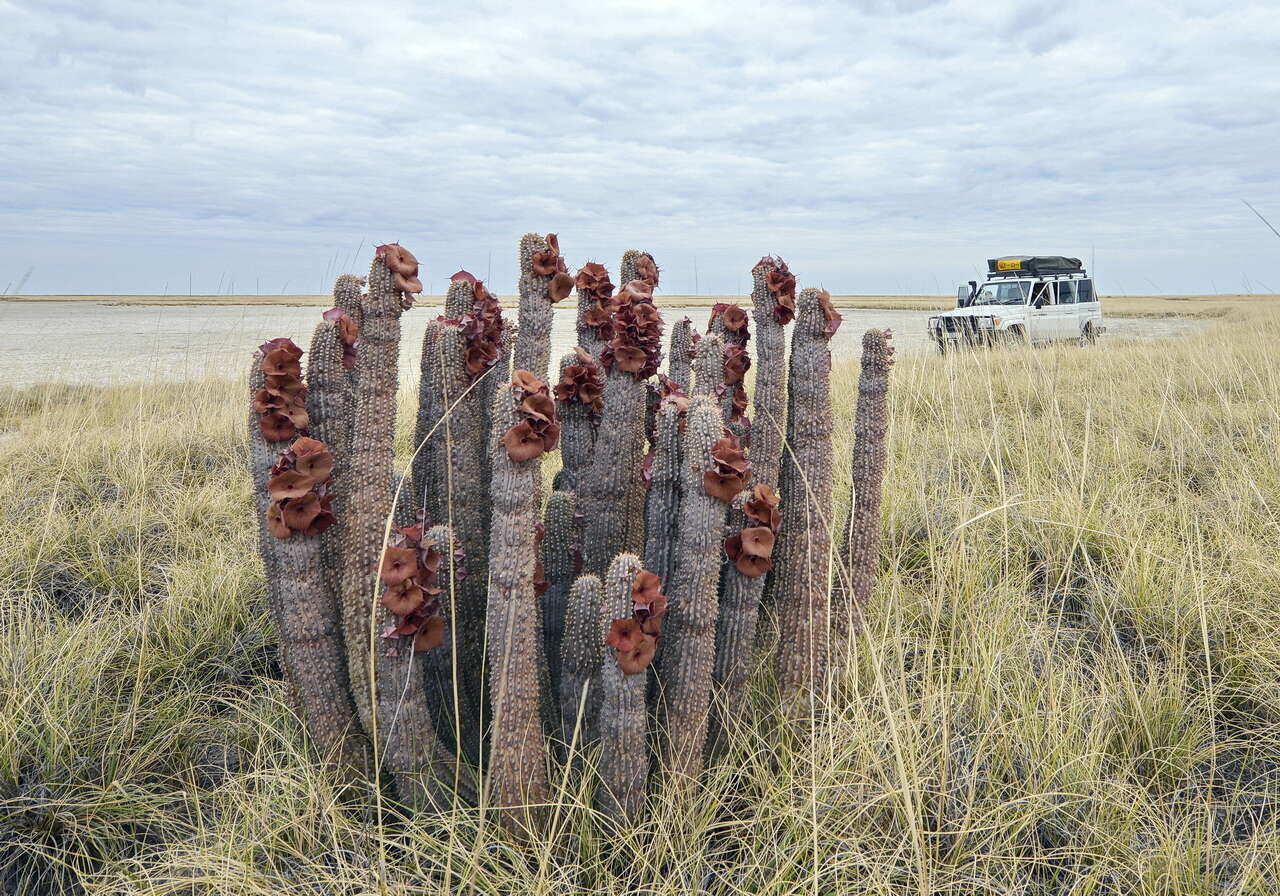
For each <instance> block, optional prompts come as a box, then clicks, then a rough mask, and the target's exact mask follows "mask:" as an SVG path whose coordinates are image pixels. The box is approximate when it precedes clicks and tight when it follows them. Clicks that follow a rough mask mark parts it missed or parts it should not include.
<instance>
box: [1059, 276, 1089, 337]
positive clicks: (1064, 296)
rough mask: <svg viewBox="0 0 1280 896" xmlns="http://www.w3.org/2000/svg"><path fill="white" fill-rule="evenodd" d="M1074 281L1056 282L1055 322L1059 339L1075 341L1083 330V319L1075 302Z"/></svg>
mask: <svg viewBox="0 0 1280 896" xmlns="http://www.w3.org/2000/svg"><path fill="white" fill-rule="evenodd" d="M1076 283H1077V281H1075V280H1059V281H1058V304H1057V306H1056V307H1057V309H1058V312H1057V322H1058V338H1059V339H1077V338H1079V336H1080V331H1081V330H1082V329H1084V318H1083V316H1082V315H1081V313H1080V306H1079V305H1078V304H1077V302H1076V298H1077V294H1076Z"/></svg>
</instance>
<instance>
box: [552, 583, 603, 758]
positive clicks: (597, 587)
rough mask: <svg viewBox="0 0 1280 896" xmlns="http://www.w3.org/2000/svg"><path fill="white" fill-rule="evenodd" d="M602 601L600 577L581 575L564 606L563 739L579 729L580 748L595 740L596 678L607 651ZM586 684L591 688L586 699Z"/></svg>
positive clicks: (567, 740)
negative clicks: (602, 658)
mask: <svg viewBox="0 0 1280 896" xmlns="http://www.w3.org/2000/svg"><path fill="white" fill-rule="evenodd" d="M603 601H604V591H603V586H602V585H601V583H600V578H599V577H598V576H593V575H585V576H579V577H578V578H577V579H576V580H575V581H574V583H573V587H572V588H571V589H570V591H569V602H568V605H567V607H566V608H565V617H564V639H563V641H562V642H561V645H560V722H561V729H560V731H561V733H560V739H561V741H563V742H564V743H565V744H571V743H573V739H574V732H575V730H576V731H577V732H578V734H577V738H578V750H579V751H584V750H585V748H586V747H587V746H589V745H590V744H592V743H594V741H595V721H596V716H597V712H596V711H595V707H598V706H599V703H600V694H599V688H598V687H597V686H596V683H595V681H594V679H595V677H596V673H597V671H598V670H599V668H600V658H601V656H603V653H604V638H603V637H601V636H600V612H601V609H600V608H601V606H602V604H603ZM584 688H587V689H588V690H587V696H586V700H585V702H584V700H583V689H584ZM580 707H581V710H582V712H581V717H580V716H579V708H580Z"/></svg>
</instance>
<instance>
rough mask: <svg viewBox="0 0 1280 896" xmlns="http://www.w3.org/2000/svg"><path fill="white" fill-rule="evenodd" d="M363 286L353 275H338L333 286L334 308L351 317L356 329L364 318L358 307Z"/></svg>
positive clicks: (362, 310) (361, 308) (362, 309)
mask: <svg viewBox="0 0 1280 896" xmlns="http://www.w3.org/2000/svg"><path fill="white" fill-rule="evenodd" d="M363 285H364V284H363V282H362V281H361V280H360V278H359V277H357V276H356V275H355V274H340V275H338V279H337V280H336V281H334V284H333V304H334V307H336V308H341V309H342V310H343V311H345V312H347V314H349V315H351V319H352V320H353V321H355V323H356V326H357V327H358V326H360V321H361V320H362V319H363V318H364V308H363V307H361V305H360V292H361V287H362V286H363ZM350 379H352V380H353V381H354V379H355V377H354V375H352V376H350Z"/></svg>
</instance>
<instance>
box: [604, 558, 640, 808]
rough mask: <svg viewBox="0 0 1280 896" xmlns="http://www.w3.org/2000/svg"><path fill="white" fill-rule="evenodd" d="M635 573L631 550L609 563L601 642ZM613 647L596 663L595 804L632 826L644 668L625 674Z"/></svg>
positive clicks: (627, 611) (626, 605) (626, 608)
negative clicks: (597, 744)
mask: <svg viewBox="0 0 1280 896" xmlns="http://www.w3.org/2000/svg"><path fill="white" fill-rule="evenodd" d="M639 571H640V559H639V558H638V557H636V556H635V555H634V554H619V555H618V556H617V557H615V558H614V560H613V562H612V563H610V564H609V572H608V575H607V576H606V578H605V585H604V605H603V607H602V609H601V612H600V616H599V628H598V630H597V631H598V637H599V639H600V640H601V641H603V640H604V639H605V638H606V637H607V636H608V634H609V627H610V625H611V624H612V623H613V621H614V620H615V619H623V618H626V617H629V616H631V615H632V601H631V586H632V583H633V582H634V581H635V578H636V573H637V572H639ZM613 654H614V651H612V650H609V649H606V650H605V651H604V657H603V659H602V660H601V662H600V717H599V722H598V729H599V735H600V759H599V766H598V768H599V772H600V787H599V788H598V789H597V790H596V808H597V809H599V810H600V811H601V812H603V813H605V815H607V816H609V818H610V819H612V820H613V821H614V822H615V823H617V824H632V823H634V822H635V821H636V820H638V819H639V817H640V813H641V811H642V810H643V808H644V799H645V780H646V778H647V777H648V774H649V750H648V742H647V730H646V728H647V725H648V711H647V707H646V704H645V690H646V687H647V684H648V680H649V670H648V669H647V668H646V669H644V670H643V671H641V672H637V673H636V674H634V675H628V674H626V673H625V672H624V671H623V670H622V667H621V666H620V665H619V663H618V660H617V658H616V656H614V655H613Z"/></svg>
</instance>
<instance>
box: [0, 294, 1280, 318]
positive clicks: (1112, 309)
mask: <svg viewBox="0 0 1280 896" xmlns="http://www.w3.org/2000/svg"><path fill="white" fill-rule="evenodd" d="M0 301H5V302H93V303H96V304H106V305H165V306H179V307H191V306H198V307H206V306H210V305H214V306H223V305H248V306H255V307H304V308H315V307H323V308H328V307H330V306H331V305H332V304H333V299H332V297H330V296H328V295H286V296H249V295H234V296H123V295H81V296H71V295H61V296H52V295H51V296H4V297H3V298H0ZM502 301H503V306H504V307H508V308H511V307H515V302H516V300H515V299H514V298H510V297H507V298H504V299H503V300H502ZM832 301H833V302H834V303H835V305H836V306H837V307H840V308H868V309H878V310H889V311H937V310H940V309H945V308H952V307H954V306H955V298H954V297H953V296H861V295H848V296H832ZM716 302H739V303H744V304H750V300H749V299H747V298H745V297H743V296H727V295H725V296H664V295H659V296H658V299H657V304H658V306H659V307H661V308H709V307H711V306H712V305H714V304H715V303H716ZM1102 302H1103V306H1104V308H1105V309H1106V310H1107V312H1108V313H1109V314H1113V315H1115V316H1117V317H1223V316H1225V315H1227V314H1229V313H1231V312H1232V311H1235V310H1243V309H1247V308H1250V307H1256V306H1258V305H1261V304H1270V305H1273V306H1274V305H1280V295H1268V294H1261V293H1252V294H1247V295H1246V294H1240V293H1236V294H1231V293H1223V294H1219V295H1194V296H1174V295H1151V296H1103V297H1102ZM419 303H420V304H422V305H425V306H428V307H434V306H437V305H442V304H444V298H443V297H442V296H422V297H420V299H419Z"/></svg>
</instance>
